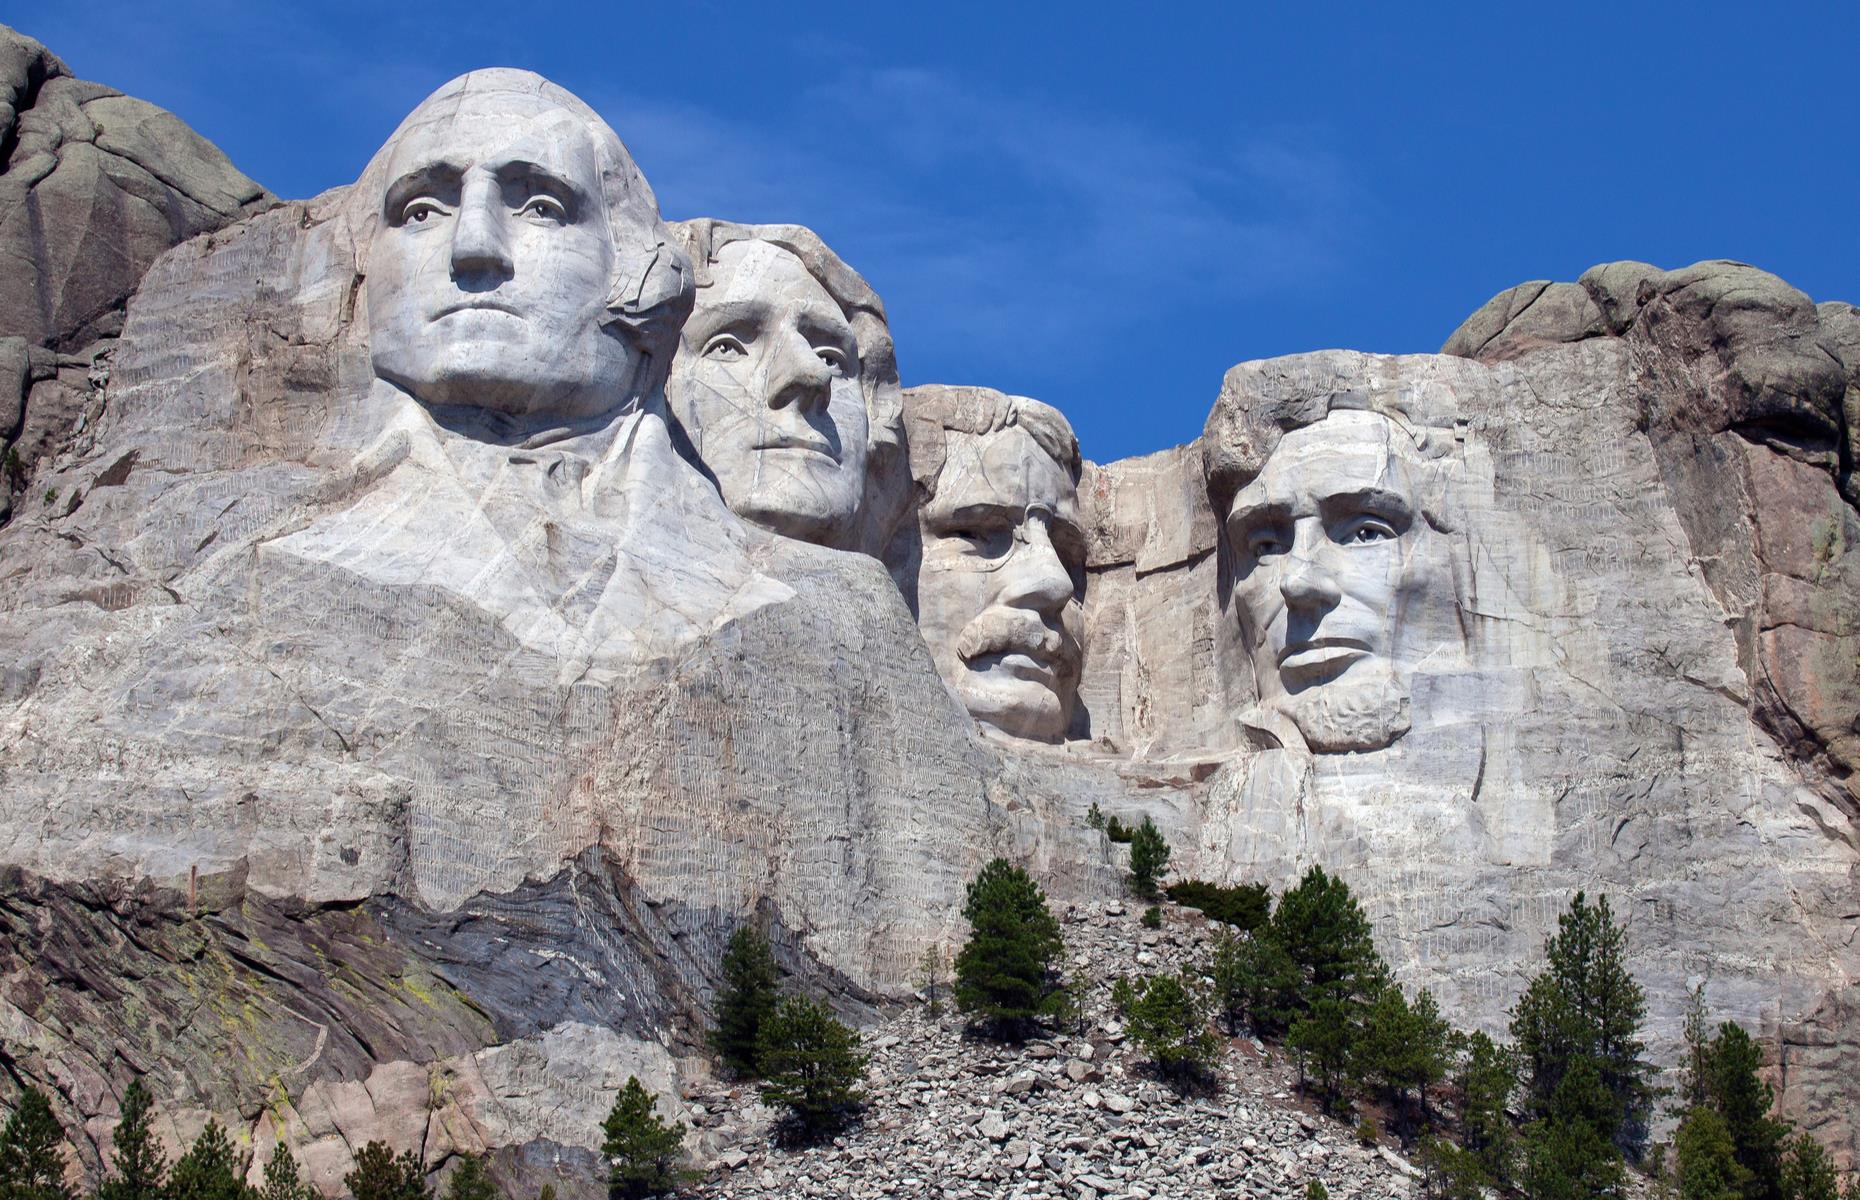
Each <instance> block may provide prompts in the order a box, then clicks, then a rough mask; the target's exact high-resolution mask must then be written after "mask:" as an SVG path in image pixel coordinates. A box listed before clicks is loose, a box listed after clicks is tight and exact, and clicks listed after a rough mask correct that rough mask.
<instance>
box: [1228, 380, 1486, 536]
mask: <svg viewBox="0 0 1860 1200" xmlns="http://www.w3.org/2000/svg"><path fill="white" fill-rule="evenodd" d="M1355 357H1369V356H1355ZM1311 369H1312V367H1311V363H1310V360H1309V359H1308V358H1299V359H1268V360H1265V361H1263V362H1250V363H1242V364H1241V365H1240V366H1237V367H1235V368H1234V369H1233V370H1231V371H1229V372H1228V373H1227V378H1226V379H1225V380H1224V381H1223V383H1222V386H1221V394H1220V398H1219V399H1218V400H1216V401H1215V405H1214V411H1213V412H1212V413H1210V414H1209V416H1208V421H1207V426H1206V428H1205V429H1204V430H1203V433H1202V467H1203V471H1204V474H1205V476H1206V479H1207V485H1208V499H1209V501H1210V502H1211V503H1212V505H1213V508H1214V512H1215V513H1216V515H1217V516H1219V517H1223V518H1224V517H1225V516H1226V514H1227V512H1228V511H1229V510H1230V509H1231V508H1232V507H1233V502H1234V497H1235V496H1236V495H1238V494H1239V493H1240V489H1242V488H1244V487H1245V486H1246V485H1247V484H1249V483H1251V482H1252V481H1253V479H1254V477H1255V476H1257V475H1258V474H1259V473H1260V471H1261V470H1262V469H1264V467H1265V465H1266V460H1267V459H1268V458H1270V457H1271V455H1272V452H1273V451H1274V450H1275V449H1277V448H1278V445H1279V441H1280V439H1282V438H1283V437H1284V436H1285V435H1286V434H1288V433H1291V432H1293V431H1294V430H1298V429H1303V428H1306V427H1307V426H1311V425H1316V424H1317V423H1318V422H1320V421H1322V420H1324V419H1325V418H1326V417H1328V416H1330V415H1331V414H1332V413H1336V412H1371V413H1375V414H1377V415H1379V416H1382V417H1386V418H1387V419H1388V421H1389V423H1390V424H1391V425H1393V426H1394V427H1395V428H1397V429H1399V430H1400V431H1401V432H1402V433H1403V434H1405V435H1406V436H1407V438H1408V441H1409V444H1410V445H1412V446H1413V447H1414V451H1415V454H1416V456H1417V457H1418V458H1420V459H1421V460H1422V461H1423V462H1424V463H1429V464H1432V465H1436V466H1437V467H1439V468H1442V469H1439V470H1429V471H1427V472H1426V474H1427V475H1428V476H1429V477H1430V478H1428V479H1426V480H1423V481H1421V482H1422V484H1423V488H1422V491H1423V495H1424V498H1425V499H1426V500H1427V501H1428V503H1427V505H1426V508H1427V510H1428V511H1427V515H1428V517H1429V519H1430V520H1431V521H1432V522H1433V523H1434V524H1435V525H1436V526H1437V527H1441V528H1447V527H1450V526H1451V525H1453V524H1456V522H1454V521H1453V520H1452V519H1451V517H1450V515H1449V513H1448V512H1447V509H1448V507H1449V505H1448V502H1447V501H1446V499H1445V497H1444V496H1443V495H1442V485H1443V483H1444V479H1443V478H1441V477H1442V476H1443V475H1444V474H1446V473H1448V472H1447V471H1446V470H1444V469H1445V468H1448V467H1449V466H1450V462H1451V460H1452V458H1453V457H1454V456H1455V451H1456V449H1457V448H1458V446H1459V426H1460V420H1459V411H1458V406H1457V405H1456V404H1455V402H1454V399H1453V397H1452V395H1451V394H1450V393H1449V392H1448V390H1447V389H1446V388H1445V387H1444V386H1442V385H1441V384H1439V383H1437V382H1434V381H1429V380H1409V379H1401V378H1399V377H1395V378H1387V377H1377V378H1375V380H1374V381H1373V382H1372V383H1370V384H1368V385H1365V384H1364V382H1363V377H1362V375H1360V374H1357V375H1355V376H1352V377H1351V378H1350V379H1349V380H1348V381H1347V382H1345V381H1344V380H1343V379H1341V378H1339V379H1338V380H1336V381H1331V380H1326V379H1322V378H1314V377H1311V376H1310V374H1309V372H1310V371H1311Z"/></svg>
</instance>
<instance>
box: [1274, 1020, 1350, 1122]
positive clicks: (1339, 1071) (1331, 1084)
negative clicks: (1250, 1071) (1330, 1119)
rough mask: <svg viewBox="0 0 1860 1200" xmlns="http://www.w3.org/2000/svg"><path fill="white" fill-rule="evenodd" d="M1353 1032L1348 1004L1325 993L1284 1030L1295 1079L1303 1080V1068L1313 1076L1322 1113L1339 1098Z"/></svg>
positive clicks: (1347, 1065)
mask: <svg viewBox="0 0 1860 1200" xmlns="http://www.w3.org/2000/svg"><path fill="white" fill-rule="evenodd" d="M1355 1033H1356V1031H1355V1030H1354V1029H1353V1028H1352V1027H1351V1009H1350V1007H1349V1006H1348V1005H1346V1004H1345V1003H1344V1002H1343V1001H1341V1000H1337V999H1333V998H1331V997H1328V996H1326V997H1323V998H1321V999H1319V1000H1318V1001H1316V1002H1315V1003H1313V1004H1312V1005H1311V1008H1310V1011H1308V1012H1306V1013H1304V1014H1303V1015H1302V1016H1300V1017H1299V1018H1298V1019H1297V1020H1295V1021H1293V1022H1292V1027H1291V1029H1290V1030H1288V1031H1287V1032H1286V1035H1285V1044H1286V1046H1287V1047H1288V1048H1289V1049H1290V1050H1291V1051H1292V1053H1293V1054H1295V1055H1297V1057H1298V1072H1299V1078H1300V1080H1301V1081H1302V1080H1303V1078H1304V1074H1305V1071H1306V1069H1307V1068H1309V1070H1310V1071H1311V1072H1312V1073H1313V1074H1315V1075H1316V1076H1317V1078H1318V1087H1319V1090H1320V1091H1321V1092H1322V1094H1323V1105H1324V1110H1325V1111H1326V1112H1331V1111H1334V1109H1335V1105H1336V1102H1337V1101H1338V1100H1339V1099H1341V1098H1342V1094H1343V1081H1344V1073H1345V1071H1346V1070H1348V1068H1349V1065H1350V1052H1351V1048H1352V1045H1353V1043H1354V1042H1355Z"/></svg>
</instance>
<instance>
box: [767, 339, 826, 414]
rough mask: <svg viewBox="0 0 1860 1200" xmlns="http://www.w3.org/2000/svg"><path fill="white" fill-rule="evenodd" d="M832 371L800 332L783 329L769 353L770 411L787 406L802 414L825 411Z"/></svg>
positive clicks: (768, 388)
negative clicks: (818, 409)
mask: <svg viewBox="0 0 1860 1200" xmlns="http://www.w3.org/2000/svg"><path fill="white" fill-rule="evenodd" d="M832 387H833V369H832V368H831V367H829V366H828V365H827V364H826V363H825V362H823V361H821V358H820V352H819V350H817V349H816V348H815V347H814V345H813V343H811V342H809V341H808V340H807V338H806V337H804V336H802V334H801V333H800V331H799V330H793V329H790V330H784V331H782V332H781V333H780V334H779V335H777V336H776V338H775V339H774V344H773V346H771V347H770V350H769V364H768V387H767V393H766V394H767V396H768V402H769V407H770V408H787V407H788V406H789V405H793V406H794V407H796V408H798V409H801V410H803V411H806V410H809V409H815V408H825V407H826V404H827V400H828V399H829V398H830V397H831V395H832Z"/></svg>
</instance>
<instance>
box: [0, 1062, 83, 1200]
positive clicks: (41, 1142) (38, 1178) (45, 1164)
mask: <svg viewBox="0 0 1860 1200" xmlns="http://www.w3.org/2000/svg"><path fill="white" fill-rule="evenodd" d="M64 1140H65V1134H64V1130H63V1129H62V1128H61V1127H60V1126H59V1124H58V1117H57V1116H56V1115H55V1114H54V1113H53V1112H52V1102H51V1101H50V1100H49V1099H47V1098H46V1095H45V1093H44V1092H41V1091H40V1090H39V1089H38V1088H35V1087H29V1088H27V1089H26V1090H25V1092H24V1094H22V1095H21V1096H20V1098H19V1109H18V1111H16V1112H14V1114H13V1115H12V1116H11V1117H8V1118H7V1122H6V1126H5V1127H4V1128H0V1200H72V1195H71V1189H70V1188H68V1187H66V1186H65V1156H64Z"/></svg>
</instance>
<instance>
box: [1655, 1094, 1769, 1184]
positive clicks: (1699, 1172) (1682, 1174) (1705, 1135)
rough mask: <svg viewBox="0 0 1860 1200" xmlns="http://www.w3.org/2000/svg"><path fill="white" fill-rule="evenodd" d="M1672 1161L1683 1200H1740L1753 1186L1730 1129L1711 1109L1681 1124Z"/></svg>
mask: <svg viewBox="0 0 1860 1200" xmlns="http://www.w3.org/2000/svg"><path fill="white" fill-rule="evenodd" d="M1673 1157H1674V1163H1673V1167H1674V1174H1675V1175H1676V1176H1677V1183H1678V1185H1679V1195H1680V1200H1741V1198H1742V1197H1743V1195H1744V1192H1745V1189H1746V1188H1748V1187H1749V1186H1750V1184H1751V1182H1752V1180H1751V1175H1750V1172H1749V1171H1748V1170H1746V1169H1745V1168H1744V1167H1743V1166H1741V1165H1740V1164H1739V1163H1738V1161H1737V1153H1736V1145H1735V1143H1733V1141H1732V1140H1731V1129H1730V1126H1728V1125H1727V1124H1725V1120H1724V1118H1723V1117H1722V1116H1720V1115H1719V1113H1718V1111H1717V1110H1716V1109H1714V1108H1711V1107H1710V1106H1709V1105H1700V1106H1699V1107H1697V1108H1694V1109H1692V1110H1691V1111H1690V1112H1688V1113H1687V1114H1686V1119H1685V1120H1683V1121H1681V1122H1680V1123H1679V1130H1678V1132H1676V1133H1675V1134H1674V1135H1673Z"/></svg>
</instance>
